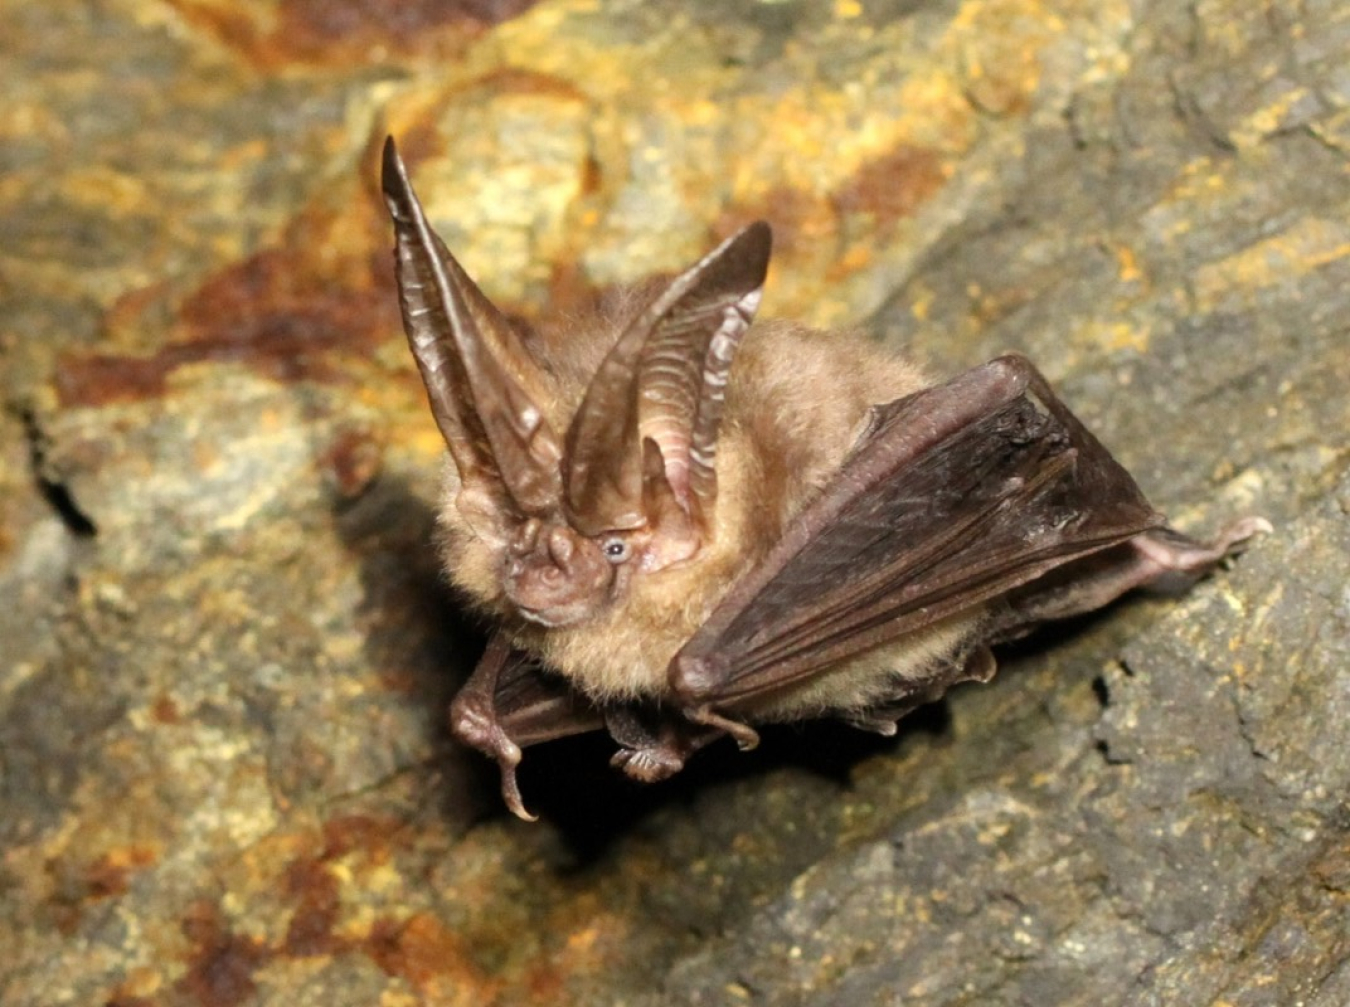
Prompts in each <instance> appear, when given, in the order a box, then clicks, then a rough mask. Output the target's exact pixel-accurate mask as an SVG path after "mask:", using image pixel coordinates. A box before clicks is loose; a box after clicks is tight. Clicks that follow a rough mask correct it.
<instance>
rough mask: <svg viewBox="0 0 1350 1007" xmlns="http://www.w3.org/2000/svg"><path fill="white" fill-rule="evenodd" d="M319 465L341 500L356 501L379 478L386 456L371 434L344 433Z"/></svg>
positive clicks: (356, 431) (348, 431)
mask: <svg viewBox="0 0 1350 1007" xmlns="http://www.w3.org/2000/svg"><path fill="white" fill-rule="evenodd" d="M319 464H320V466H321V467H322V470H323V472H324V475H325V476H326V477H327V479H328V482H329V483H330V484H331V485H332V487H333V488H334V489H335V490H336V491H337V494H338V496H340V497H341V498H342V499H344V500H354V499H356V498H357V497H358V496H360V495H361V494H362V493H364V492H365V491H366V489H367V488H368V487H369V486H370V484H371V483H372V482H374V481H375V479H376V477H378V476H379V474H380V469H381V468H382V467H383V465H384V452H383V449H382V447H381V445H380V442H379V441H378V440H376V439H375V438H374V437H372V436H371V435H370V434H369V432H367V431H364V430H350V429H349V430H342V431H340V432H339V433H338V435H337V436H336V437H335V438H333V442H332V443H331V444H330V445H329V446H328V450H327V451H325V452H324V454H323V457H322V458H320V460H319Z"/></svg>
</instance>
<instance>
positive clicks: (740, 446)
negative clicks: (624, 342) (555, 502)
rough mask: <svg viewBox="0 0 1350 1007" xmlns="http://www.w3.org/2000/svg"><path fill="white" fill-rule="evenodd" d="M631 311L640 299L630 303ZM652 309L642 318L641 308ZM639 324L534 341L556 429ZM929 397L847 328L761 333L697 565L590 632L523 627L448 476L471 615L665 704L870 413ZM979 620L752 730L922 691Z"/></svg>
mask: <svg viewBox="0 0 1350 1007" xmlns="http://www.w3.org/2000/svg"><path fill="white" fill-rule="evenodd" d="M624 300H625V301H627V302H628V304H629V305H632V304H635V303H636V297H635V296H630V297H628V298H625V299H624ZM639 306H640V305H639ZM629 320H630V319H628V318H627V317H624V316H623V315H620V316H618V317H615V318H604V317H598V318H596V319H594V320H590V321H588V322H587V323H585V324H582V325H573V326H569V327H568V328H567V329H565V330H549V331H546V332H544V333H543V334H542V335H540V336H537V337H536V338H534V339H532V340H531V341H530V343H529V347H530V350H531V351H532V353H533V354H534V356H535V358H536V359H537V360H538V361H539V363H540V364H541V365H542V366H543V368H544V370H545V372H546V373H548V374H549V375H551V376H552V378H553V379H554V381H555V382H556V385H555V387H554V388H553V389H552V391H553V395H552V397H551V399H550V401H551V402H552V403H554V404H555V415H552V416H550V417H549V419H550V421H551V422H553V423H554V424H555V425H556V426H557V427H559V428H565V427H566V426H567V423H568V421H569V420H570V418H571V417H570V413H569V408H570V409H575V407H576V404H577V403H579V402H580V401H581V398H582V394H583V392H584V391H585V387H586V382H588V381H589V380H590V379H591V377H592V376H593V375H594V373H595V366H597V364H598V361H599V360H601V359H602V358H603V357H604V355H605V353H607V352H608V351H609V350H610V348H611V347H612V346H613V344H614V342H615V340H616V339H617V338H618V336H619V334H620V333H621V332H622V331H623V329H624V326H625V325H626V324H627V322H628V321H629ZM928 384H929V382H928V380H927V379H926V377H925V376H924V375H923V373H922V372H921V371H920V370H919V369H918V368H916V367H915V366H913V365H912V364H910V363H908V362H906V361H904V360H901V359H900V358H898V357H897V356H895V355H894V354H892V353H888V352H886V351H885V350H884V349H883V348H881V347H879V346H878V345H876V344H875V343H874V342H872V341H871V340H869V339H868V338H866V337H865V336H864V335H862V334H860V333H858V332H856V331H850V330H838V331H820V330H814V329H808V328H805V327H803V326H800V325H794V324H791V323H784V322H774V321H768V322H760V323H757V324H755V325H753V326H751V327H750V329H749V331H748V332H747V333H746V334H745V336H744V337H743V339H742V342H741V346H740V349H739V351H738V353H737V357H736V363H735V364H734V366H733V368H732V377H731V382H730V384H729V386H728V393H727V403H726V413H725V415H724V417H723V421H722V430H721V434H720V438H719V441H718V455H717V478H718V496H717V503H716V510H715V511H714V515H713V534H712V536H711V539H710V541H708V542H707V543H706V544H705V545H704V547H703V549H702V550H701V551H700V552H699V554H698V558H697V561H696V562H690V563H684V564H679V565H676V566H671V567H668V568H666V569H664V570H660V571H657V572H655V573H652V574H650V575H647V576H644V577H641V578H634V580H633V581H632V585H631V590H630V591H629V592H628V594H627V596H626V597H625V598H623V599H620V600H619V601H618V602H617V603H615V604H611V605H609V606H607V607H606V608H604V609H603V610H601V611H599V612H597V613H596V614H595V615H594V616H593V617H591V618H590V619H587V620H586V621H584V622H582V623H579V624H576V625H572V626H565V627H561V628H556V629H544V628H541V627H537V626H534V625H531V624H530V623H528V622H525V621H524V620H521V619H520V617H519V614H518V613H517V612H515V611H514V610H513V608H512V606H511V604H510V601H509V600H508V599H507V597H506V595H505V593H504V592H503V590H502V575H501V568H502V564H503V562H504V559H503V551H504V549H505V545H504V538H501V537H494V536H484V535H482V534H481V533H480V532H479V531H478V530H476V529H475V527H473V526H471V524H470V523H469V521H468V520H467V519H466V516H465V514H464V513H463V512H462V511H461V509H460V506H459V498H460V480H459V477H458V473H457V471H456V469H455V467H454V466H449V467H448V468H447V476H446V482H445V491H444V503H443V506H442V508H441V512H440V525H441V532H442V549H443V555H444V559H445V568H446V570H447V571H448V572H449V574H450V577H451V580H452V581H453V582H454V584H455V585H456V586H457V587H458V588H459V589H460V590H462V591H463V592H465V594H467V595H468V596H469V597H470V598H471V599H472V600H473V601H474V603H475V604H476V605H477V606H478V607H480V608H481V609H483V610H484V611H486V612H487V613H489V614H491V615H492V616H494V617H496V618H498V619H502V620H506V621H507V622H508V624H509V625H512V626H513V627H514V630H515V631H514V633H513V638H514V642H515V643H516V645H517V646H519V647H521V648H522V649H525V650H527V651H529V652H531V653H533V654H535V655H536V656H538V657H539V658H540V659H541V660H542V661H543V662H544V663H545V664H547V665H548V666H549V667H551V668H553V669H555V670H557V671H558V672H560V673H561V674H563V675H564V676H566V677H567V679H568V680H569V681H570V682H571V683H572V684H573V685H574V686H575V687H576V688H577V689H579V690H580V691H582V692H583V693H585V694H586V695H587V696H589V697H590V698H591V699H593V700H595V701H596V702H598V703H602V704H603V703H606V702H611V701H627V700H634V699H656V700H659V699H661V698H662V697H663V696H664V695H665V694H666V693H667V691H668V688H669V687H668V684H667V666H668V665H669V663H670V659H671V658H672V657H673V656H674V654H675V652H676V651H677V650H678V649H679V648H680V647H681V646H682V645H683V644H684V643H685V641H686V640H688V639H689V637H690V636H692V635H693V633H694V631H695V630H696V629H697V628H698V627H699V626H700V625H702V623H703V622H704V621H705V620H706V619H707V617H708V615H709V613H711V612H712V610H713V608H714V606H715V605H716V604H717V602H719V601H720V600H721V599H722V596H723V595H724V594H725V593H726V591H727V589H728V588H729V587H730V586H731V585H732V584H734V583H735V582H736V581H737V580H738V579H739V578H740V577H741V576H742V575H743V574H744V573H745V572H746V571H747V570H749V569H750V568H751V567H753V566H754V565H756V564H757V563H759V562H760V560H762V559H763V558H764V555H765V554H766V553H767V552H768V550H769V549H770V548H771V547H772V546H773V545H774V544H775V543H776V542H777V541H778V539H779V538H780V537H781V535H782V532H783V529H784V527H786V525H787V524H788V522H789V521H790V520H791V519H792V518H793V517H795V516H796V514H797V513H798V512H799V511H800V510H801V508H802V507H803V505H805V504H806V502H807V501H809V500H810V499H812V498H813V497H815V496H816V495H817V494H818V493H820V492H821V491H822V490H823V489H824V488H825V487H826V486H827V485H829V482H830V480H831V478H832V477H833V475H834V474H835V472H836V471H837V470H838V468H839V466H840V464H841V463H842V462H843V460H844V458H845V456H846V455H847V454H848V452H849V450H850V448H851V447H852V446H853V444H854V442H855V441H856V440H857V438H858V435H859V433H860V432H861V431H862V429H863V428H864V425H865V422H866V418H867V414H868V410H869V409H870V408H871V407H872V406H874V405H876V404H877V403H881V402H889V401H891V400H893V399H898V398H901V397H903V396H905V395H908V394H910V393H912V392H915V391H918V390H919V389H921V388H923V387H926V386H927V385H928ZM977 621H978V615H977V614H972V615H971V616H968V617H965V618H961V619H956V620H948V621H946V622H943V623H940V624H938V625H937V626H933V627H930V628H928V629H926V630H924V631H923V632H921V633H917V634H913V635H911V636H909V637H905V638H903V639H902V640H900V641H897V642H895V643H892V644H888V645H886V646H884V647H881V648H878V649H876V650H874V651H871V652H869V653H868V654H866V655H864V656H863V657H861V658H859V659H857V660H854V661H851V662H848V663H846V664H843V665H840V666H839V667H838V668H836V669H835V670H834V671H832V672H830V673H827V674H825V675H822V676H820V677H819V678H816V679H813V680H812V681H810V682H808V683H806V684H804V685H802V686H801V687H799V688H797V689H793V690H788V691H787V692H785V693H784V694H781V695H776V696H774V697H772V699H771V700H769V701H767V702H765V703H764V704H762V705H761V706H760V707H759V708H758V709H757V710H756V711H755V713H756V716H755V719H758V720H779V719H785V720H786V719H796V718H799V717H803V716H810V715H819V714H821V713H824V712H826V711H831V712H834V711H839V712H851V711H855V710H861V709H864V708H866V707H867V706H869V705H871V703H872V702H873V701H875V700H876V699H877V698H879V697H881V696H884V695H887V694H891V693H893V692H894V691H895V687H894V683H895V680H897V679H900V680H903V681H906V682H914V681H921V680H922V679H923V678H924V677H925V675H926V673H928V672H929V671H930V670H932V669H933V668H934V667H935V666H936V665H938V664H940V663H941V662H943V661H944V660H946V659H949V658H951V657H952V656H953V655H955V654H956V653H957V652H958V651H959V650H960V648H961V646H962V644H963V643H964V641H965V640H966V639H967V638H968V637H969V636H970V634H971V631H972V630H973V629H974V627H975V625H976V624H977Z"/></svg>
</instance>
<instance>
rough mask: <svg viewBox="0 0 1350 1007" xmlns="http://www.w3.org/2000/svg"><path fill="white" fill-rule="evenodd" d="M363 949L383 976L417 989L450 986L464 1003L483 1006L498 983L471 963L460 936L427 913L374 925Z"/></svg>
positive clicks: (493, 994)
mask: <svg viewBox="0 0 1350 1007" xmlns="http://www.w3.org/2000/svg"><path fill="white" fill-rule="evenodd" d="M365 950H366V953H367V954H369V955H370V957H371V960H372V961H374V962H375V964H376V965H378V966H379V967H380V968H381V969H383V970H384V972H385V973H386V974H388V975H391V976H399V977H401V978H403V979H406V980H407V981H408V982H410V983H412V984H413V986H415V987H416V988H417V989H419V990H423V991H424V990H426V989H428V988H429V987H431V986H433V985H437V984H440V983H449V984H451V985H452V986H453V988H454V989H455V990H456V992H457V993H458V994H459V999H460V1000H462V1001H463V1002H464V1003H474V1004H484V1005H486V1004H489V1003H491V1002H492V1001H493V999H494V998H495V996H496V994H497V984H496V983H495V982H493V981H492V980H489V979H488V978H487V977H485V976H484V975H483V974H482V972H481V971H480V970H479V969H478V968H477V967H476V966H475V965H474V964H473V963H472V962H471V961H470V959H469V957H468V955H467V953H466V950H465V947H464V942H463V940H462V939H461V938H460V936H459V935H458V934H456V933H455V932H454V931H452V930H449V929H447V928H446V927H444V926H443V925H442V924H441V922H440V921H439V920H437V919H436V918H435V917H434V916H432V915H431V914H430V913H417V914H416V915H414V916H412V917H410V918H409V919H408V920H406V921H404V922H402V923H395V922H392V921H388V920H382V921H379V922H377V923H376V925H375V926H374V927H373V928H372V930H371V934H370V937H369V938H367V940H366V945H365Z"/></svg>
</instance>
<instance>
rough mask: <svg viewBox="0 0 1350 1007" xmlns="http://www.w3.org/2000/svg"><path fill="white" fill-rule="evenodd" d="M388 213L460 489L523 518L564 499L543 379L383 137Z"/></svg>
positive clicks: (427, 380) (411, 334)
mask: <svg viewBox="0 0 1350 1007" xmlns="http://www.w3.org/2000/svg"><path fill="white" fill-rule="evenodd" d="M381 184H382V186H383V188H384V197H385V202H386V203H388V205H389V213H390V216H392V217H393V219H394V233H395V238H396V246H395V249H394V259H395V264H396V267H397V274H398V289H399V303H400V306H401V307H402V309H403V328H404V330H405V331H406V332H407V334H408V342H409V344H410V345H411V346H412V351H413V356H415V357H416V358H417V366H418V368H419V370H421V372H422V381H423V383H424V384H425V385H426V387H427V396H428V397H429V398H430V400H431V412H432V415H433V416H435V418H436V424H437V426H439V427H440V430H441V434H442V436H444V437H445V443H446V444H447V445H448V446H449V448H450V454H451V456H452V457H453V458H454V460H455V465H456V466H457V468H458V469H459V474H460V479H461V481H462V482H463V483H464V484H465V486H466V487H467V486H474V487H475V488H477V489H486V490H488V491H489V492H490V493H491V494H492V496H493V497H494V498H500V497H501V496H502V494H503V493H504V494H505V497H506V499H505V501H503V502H505V503H507V504H508V505H513V506H514V509H515V510H516V511H517V512H518V513H520V514H522V515H543V514H546V513H548V512H550V511H553V510H555V509H556V508H557V506H558V504H559V503H560V501H561V494H562V474H561V467H560V461H561V456H562V451H561V445H560V443H559V441H558V438H557V436H556V435H555V434H554V432H553V430H552V429H551V428H550V427H549V425H548V423H547V421H546V420H545V419H544V414H543V412H542V410H541V409H540V408H539V403H540V402H542V401H545V397H546V395H547V387H548V386H547V383H546V381H545V379H544V376H543V374H542V372H541V371H540V369H539V367H538V365H537V364H536V363H535V362H534V360H533V359H532V358H531V357H530V354H529V351H528V350H527V349H526V348H525V345H524V343H523V342H522V341H521V339H520V336H519V335H518V334H517V333H516V332H515V330H513V329H512V328H511V324H510V323H509V322H508V321H507V320H506V318H505V317H503V315H502V313H501V312H500V311H498V310H497V308H496V307H495V306H494V305H493V304H492V302H491V301H489V300H488V299H487V297H486V296H485V295H484V294H483V292H482V291H481V290H479V289H478V287H477V285H475V284H474V282H473V280H471V279H469V276H468V274H467V273H465V272H464V270H463V269H462V268H460V265H459V263H458V262H456V261H455V258H454V256H452V255H451V254H450V252H449V250H448V249H446V247H445V244H444V243H443V242H442V241H441V239H440V238H439V237H437V235H436V234H435V233H434V232H433V231H432V230H431V225H430V224H428V223H427V219H426V214H425V213H423V211H422V204H421V203H420V202H419V201H418V199H417V195H416V193H414V192H413V189H412V185H411V183H409V181H408V172H407V169H406V168H405V167H404V164H403V160H402V158H400V157H399V156H398V151H397V149H395V147H394V139H393V137H390V138H389V139H387V140H386V141H385V144H384V170H383V173H382V176H381Z"/></svg>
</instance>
